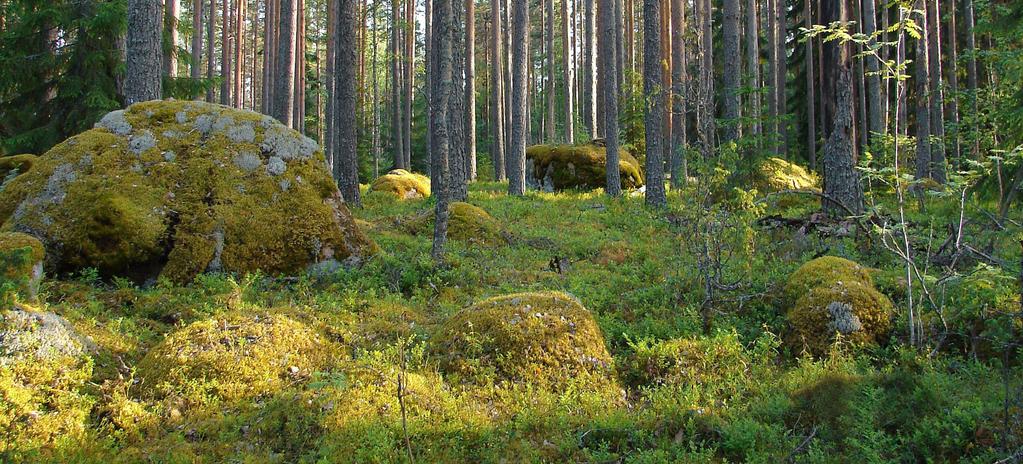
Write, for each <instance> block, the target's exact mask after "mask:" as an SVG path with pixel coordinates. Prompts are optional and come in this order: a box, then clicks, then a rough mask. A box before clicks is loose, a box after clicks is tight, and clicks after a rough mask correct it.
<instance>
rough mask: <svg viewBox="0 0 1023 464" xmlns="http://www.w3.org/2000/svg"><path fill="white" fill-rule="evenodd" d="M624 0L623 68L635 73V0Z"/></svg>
mask: <svg viewBox="0 0 1023 464" xmlns="http://www.w3.org/2000/svg"><path fill="white" fill-rule="evenodd" d="M624 2H625V5H624V7H625V9H624V15H625V21H624V24H623V26H624V27H625V69H628V70H629V72H630V73H633V74H635V73H636V0H624Z"/></svg>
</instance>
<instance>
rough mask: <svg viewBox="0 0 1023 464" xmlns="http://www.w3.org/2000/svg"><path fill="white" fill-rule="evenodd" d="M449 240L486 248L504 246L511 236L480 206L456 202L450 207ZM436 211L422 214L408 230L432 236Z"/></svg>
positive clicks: (408, 224) (408, 226)
mask: <svg viewBox="0 0 1023 464" xmlns="http://www.w3.org/2000/svg"><path fill="white" fill-rule="evenodd" d="M448 211H449V216H448V238H449V239H451V240H458V241H462V242H469V243H473V244H480V245H486V246H493V245H503V244H507V243H508V241H509V239H508V238H509V234H508V233H507V232H506V231H505V230H504V227H503V226H502V225H501V223H500V222H497V219H494V218H493V217H492V216H491V215H490V213H487V212H486V211H484V210H483V208H480V207H478V206H474V205H470V204H469V203H462V202H455V203H451V204H450V205H448ZM435 214H436V213H435V211H434V210H432V209H431V210H430V211H429V212H427V213H425V214H421V215H419V216H417V217H415V218H413V219H412V220H410V221H409V222H408V223H406V225H405V227H406V229H407V230H408V231H409V232H411V233H413V234H417V235H418V234H432V233H433V222H434V221H433V220H434V215H435Z"/></svg>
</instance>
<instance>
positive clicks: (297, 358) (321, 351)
mask: <svg viewBox="0 0 1023 464" xmlns="http://www.w3.org/2000/svg"><path fill="white" fill-rule="evenodd" d="M339 352H340V349H339V347H338V346H337V345H336V344H335V343H333V342H331V341H329V340H327V339H326V338H325V337H324V336H323V335H321V334H320V333H319V332H317V331H316V330H314V329H313V328H311V327H309V326H307V325H306V324H303V323H301V322H298V321H295V320H293V319H290V318H288V317H285V316H282V315H277V314H245V315H241V314H236V315H229V316H225V317H219V318H215V319H209V320H204V321H199V322H194V323H192V324H191V325H188V326H186V327H185V328H183V329H180V330H178V331H175V332H173V333H171V334H170V335H169V336H167V338H166V339H165V340H164V341H163V342H161V343H160V344H159V345H157V346H156V347H154V348H153V349H152V350H150V351H149V353H147V354H146V356H145V357H144V358H143V359H142V361H140V362H139V364H138V372H139V375H140V376H141V377H142V378H143V379H144V381H145V383H146V385H149V389H150V390H149V393H150V394H151V396H154V397H168V396H177V395H178V394H180V393H181V392H182V391H184V390H189V389H190V390H194V389H196V388H200V389H204V390H206V391H208V392H209V393H212V394H214V395H215V396H216V397H218V398H220V399H223V400H225V401H228V402H232V401H237V400H241V399H246V398H252V397H255V396H260V395H267V394H270V393H273V392H276V391H279V390H281V389H282V388H284V387H286V386H287V385H289V384H290V383H292V382H293V381H295V379H300V378H305V377H308V376H310V375H312V374H313V373H314V372H318V371H320V370H321V369H322V368H323V367H324V366H326V365H327V363H328V362H330V360H331V359H332V358H334V357H335V356H337V355H338V354H339ZM197 384H198V385H199V386H198V387H197V386H196V385H197Z"/></svg>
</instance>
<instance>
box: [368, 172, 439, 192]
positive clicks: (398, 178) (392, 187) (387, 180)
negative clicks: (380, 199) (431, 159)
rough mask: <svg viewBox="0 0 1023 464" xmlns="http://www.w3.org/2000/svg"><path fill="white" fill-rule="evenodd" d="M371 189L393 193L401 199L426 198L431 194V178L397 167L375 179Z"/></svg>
mask: <svg viewBox="0 0 1023 464" xmlns="http://www.w3.org/2000/svg"><path fill="white" fill-rule="evenodd" d="M369 190H370V191H372V192H387V193H392V194H394V196H396V197H398V199H399V200H415V199H420V198H426V197H429V196H430V178H429V177H426V176H424V175H422V174H414V173H411V172H408V171H406V170H404V169H395V170H393V171H391V172H388V173H387V174H384V175H383V176H380V177H379V178H377V180H374V181H373V184H372V185H370V187H369Z"/></svg>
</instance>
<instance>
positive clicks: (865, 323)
mask: <svg viewBox="0 0 1023 464" xmlns="http://www.w3.org/2000/svg"><path fill="white" fill-rule="evenodd" d="M893 312H894V310H893V308H892V302H891V300H889V299H888V297H886V296H884V295H883V294H881V293H880V292H878V291H877V290H875V289H874V287H872V286H870V285H867V284H864V283H862V282H857V281H855V280H850V281H839V282H836V283H834V284H831V285H824V286H819V287H816V288H814V289H812V290H810V292H809V293H807V294H806V295H804V296H803V297H801V298H800V299H799V300H798V301H797V302H796V305H795V306H794V307H792V309H790V310H789V311H788V314H786V319H787V321H788V323H789V325H790V326H791V328H792V333H791V335H790V336H791V338H792V340H791V341H792V344H793V345H796V346H800V347H802V348H803V349H805V350H806V351H808V352H810V353H812V354H816V355H822V354H825V353H827V351H828V348H829V347H830V346H831V344H832V343H834V341H835V338H836V337H838V336H841V338H842V340H843V341H846V342H848V343H850V344H852V345H854V346H862V345H869V344H874V343H876V342H877V341H879V340H880V338H881V337H882V336H883V335H885V334H887V333H888V331H889V330H890V329H891V323H892V314H893Z"/></svg>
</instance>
